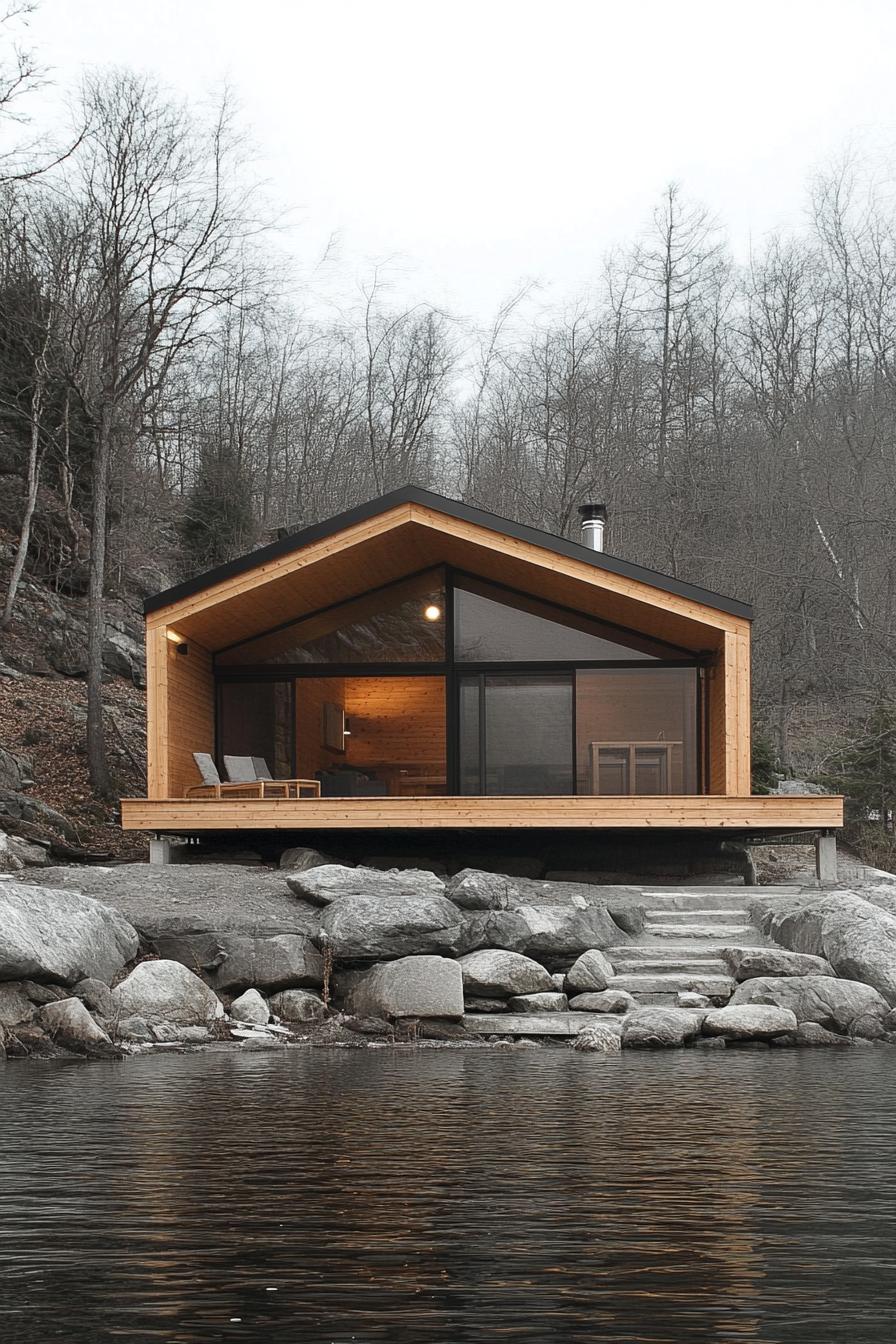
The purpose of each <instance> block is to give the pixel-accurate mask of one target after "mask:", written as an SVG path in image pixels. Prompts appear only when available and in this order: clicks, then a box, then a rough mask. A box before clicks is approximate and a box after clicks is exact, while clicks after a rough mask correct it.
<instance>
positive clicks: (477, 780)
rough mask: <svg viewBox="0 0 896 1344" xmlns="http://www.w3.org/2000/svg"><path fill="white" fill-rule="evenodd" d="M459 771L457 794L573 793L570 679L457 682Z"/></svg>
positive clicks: (485, 677)
mask: <svg viewBox="0 0 896 1344" xmlns="http://www.w3.org/2000/svg"><path fill="white" fill-rule="evenodd" d="M459 765H460V791H461V793H465V794H498V795H529V796H546V795H551V794H568V793H574V792H575V772H574V769H573V682H572V676H571V675H567V674H565V673H561V674H560V675H558V676H548V675H541V674H528V673H518V674H517V673H511V674H500V675H498V674H492V673H484V674H482V675H480V676H466V677H461V679H460V714H459Z"/></svg>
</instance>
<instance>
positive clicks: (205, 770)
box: [184, 751, 262, 798]
mask: <svg viewBox="0 0 896 1344" xmlns="http://www.w3.org/2000/svg"><path fill="white" fill-rule="evenodd" d="M193 760H194V761H195V762H196V768H197V770H198V771H199V773H200V775H201V776H202V783H201V784H194V785H192V786H191V787H190V788H189V789H187V791H186V794H185V795H184V796H185V797H187V798H194V797H204V798H221V797H225V796H226V797H229V798H233V797H236V798H241V797H242V798H260V797H261V796H262V795H261V789H260V786H259V785H258V784H257V783H256V782H255V781H254V780H253V781H251V782H249V781H246V782H235V781H230V782H228V783H225V782H224V781H223V780H222V779H221V776H220V775H219V774H218V767H217V766H216V765H215V762H214V760H213V759H212V757H211V756H210V755H209V753H208V752H207V751H194V752H193Z"/></svg>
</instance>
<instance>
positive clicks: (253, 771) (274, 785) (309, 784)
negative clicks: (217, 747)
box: [224, 756, 320, 798]
mask: <svg viewBox="0 0 896 1344" xmlns="http://www.w3.org/2000/svg"><path fill="white" fill-rule="evenodd" d="M224 769H225V770H226V771H227V779H228V781H229V783H230V784H231V785H234V786H235V787H237V788H253V787H255V788H257V789H258V793H257V794H255V795H253V796H254V797H258V798H301V797H302V795H303V794H305V796H306V797H311V798H319V797H320V783H319V782H318V781H317V780H316V779H274V777H273V775H272V774H271V772H270V770H269V769H268V763H267V761H266V760H265V759H264V757H263V756H225V757H224ZM225 787H227V786H226V785H225Z"/></svg>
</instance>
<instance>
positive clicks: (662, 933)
mask: <svg viewBox="0 0 896 1344" xmlns="http://www.w3.org/2000/svg"><path fill="white" fill-rule="evenodd" d="M647 932H649V933H652V934H653V935H654V936H655V937H658V938H660V937H661V938H666V939H669V940H670V941H671V940H672V939H675V938H690V939H692V940H693V939H698V938H705V939H706V940H707V941H710V940H715V943H716V945H718V940H719V939H720V938H724V939H725V943H724V944H723V945H724V946H725V947H728V946H729V945H730V943H732V942H736V943H737V944H738V946H743V943H744V939H746V938H753V939H755V937H756V930H755V928H754V927H753V925H752V924H651V925H650V926H649V929H648V930H647ZM611 960H612V958H611Z"/></svg>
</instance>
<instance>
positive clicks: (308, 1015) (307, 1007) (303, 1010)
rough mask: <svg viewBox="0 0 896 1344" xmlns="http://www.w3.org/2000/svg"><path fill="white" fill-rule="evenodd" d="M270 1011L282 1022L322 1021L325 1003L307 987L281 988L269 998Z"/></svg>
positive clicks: (324, 1013)
mask: <svg viewBox="0 0 896 1344" xmlns="http://www.w3.org/2000/svg"><path fill="white" fill-rule="evenodd" d="M271 1012H272V1013H273V1014H274V1016H275V1017H279V1018H282V1020H283V1021H284V1022H322V1021H323V1019H324V1018H325V1017H326V1015H327V1008H326V1004H325V1003H324V1001H323V999H322V998H321V997H320V995H319V994H312V993H311V991H310V990H308V989H281V991H280V993H279V994H274V995H273V997H272V998H271Z"/></svg>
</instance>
